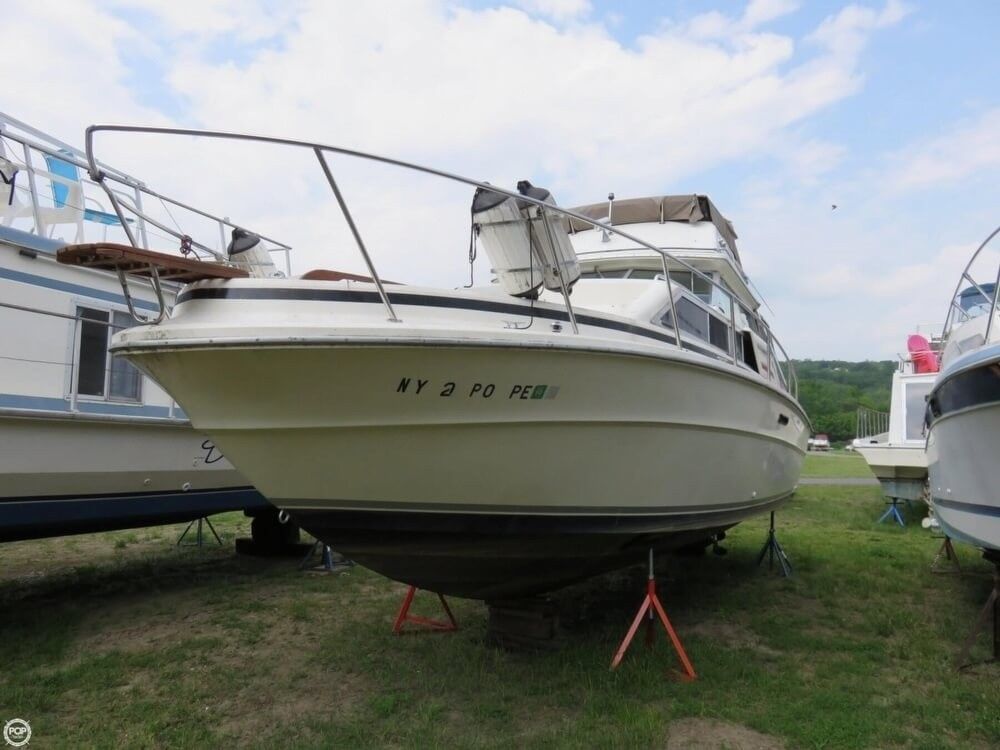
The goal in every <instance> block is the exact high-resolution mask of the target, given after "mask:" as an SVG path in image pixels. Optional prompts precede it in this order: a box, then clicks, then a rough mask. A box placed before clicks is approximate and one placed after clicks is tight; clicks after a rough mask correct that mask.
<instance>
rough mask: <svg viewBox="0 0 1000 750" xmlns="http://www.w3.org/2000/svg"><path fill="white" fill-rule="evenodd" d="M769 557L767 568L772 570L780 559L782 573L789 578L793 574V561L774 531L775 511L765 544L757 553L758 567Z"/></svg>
mask: <svg viewBox="0 0 1000 750" xmlns="http://www.w3.org/2000/svg"><path fill="white" fill-rule="evenodd" d="M765 557H766V558H767V569H768V570H772V569H773V568H774V561H775V560H777V561H778V565H780V566H781V575H782V576H784V577H785V578H788V576H790V575H791V574H792V562H791V560H789V559H788V555H786V554H785V548H784V547H782V546H781V542H779V541H778V537H777V535H776V534H775V533H774V511H773V510H772V511H771V525H770V527H769V528H768V530H767V541H766V542H764V546H763V547H761V549H760V552H759V553H758V555H757V567H758V568H759V567H760V566H761V563H763V562H764V558H765Z"/></svg>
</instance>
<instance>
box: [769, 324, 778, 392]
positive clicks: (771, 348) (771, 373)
mask: <svg viewBox="0 0 1000 750" xmlns="http://www.w3.org/2000/svg"><path fill="white" fill-rule="evenodd" d="M773 338H774V337H773V336H772V335H771V329H770V328H768V329H767V379H768V380H777V378H776V377H774V342H773Z"/></svg>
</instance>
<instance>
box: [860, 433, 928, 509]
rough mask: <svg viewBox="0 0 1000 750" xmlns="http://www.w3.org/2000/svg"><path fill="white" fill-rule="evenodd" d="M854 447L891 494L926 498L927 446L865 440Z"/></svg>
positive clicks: (885, 489)
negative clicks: (866, 441) (925, 448)
mask: <svg viewBox="0 0 1000 750" xmlns="http://www.w3.org/2000/svg"><path fill="white" fill-rule="evenodd" d="M854 449H855V450H856V451H857V452H858V453H859V454H860V455H861V456H862V457H863V458H864V459H865V461H867V462H868V468H869V469H871V472H872V474H874V475H875V478H876V479H878V481H879V484H881V485H882V491H883V493H884V494H885V495H886V496H887V497H892V498H897V499H899V500H922V499H924V490H925V487H926V484H927V454H926V452H925V450H924V447H923V446H922V445H921V446H919V447H918V446H909V445H888V444H885V443H882V444H878V443H867V444H865V443H861V442H860V441H855V443H854Z"/></svg>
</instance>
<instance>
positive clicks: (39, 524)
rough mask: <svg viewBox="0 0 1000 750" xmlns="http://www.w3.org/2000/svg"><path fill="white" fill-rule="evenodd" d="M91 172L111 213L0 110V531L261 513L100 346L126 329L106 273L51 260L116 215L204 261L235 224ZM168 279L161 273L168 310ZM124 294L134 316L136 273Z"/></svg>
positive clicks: (76, 172) (177, 412)
mask: <svg viewBox="0 0 1000 750" xmlns="http://www.w3.org/2000/svg"><path fill="white" fill-rule="evenodd" d="M101 167H102V168H103V169H104V170H105V171H106V173H107V175H108V180H109V181H110V184H111V185H112V186H113V189H115V190H116V191H117V192H118V193H119V194H120V195H121V203H122V205H123V206H124V207H125V209H126V210H125V215H124V217H119V216H118V215H117V214H116V213H115V212H114V211H113V210H112V208H111V206H110V204H109V201H108V200H107V198H106V196H105V195H104V194H103V191H102V190H101V189H100V188H99V187H98V186H97V185H95V184H94V183H93V182H91V181H89V180H87V179H86V177H85V175H86V173H87V163H86V161H85V159H84V154H83V153H82V152H80V151H78V150H76V149H75V148H73V147H72V146H70V145H67V144H65V143H62V142H60V141H58V140H56V139H54V138H52V137H50V136H48V135H46V134H45V133H43V132H41V131H39V130H36V129H35V128H33V127H31V126H29V125H27V124H25V123H23V122H19V121H18V120H16V119H14V118H12V117H9V116H6V115H2V114H0V176H2V183H0V446H2V450H0V541H11V540H16V539H28V538H37V537H44V536H56V535H62V534H70V533H80V532H88V531H99V530H108V529H116V528H128V527H137V526H145V525H153V524H158V523H173V522H178V521H185V520H188V519H194V518H199V517H201V516H205V515H208V514H210V513H215V512H219V511H225V510H236V509H249V510H251V511H253V510H255V509H257V510H265V509H268V510H270V509H271V506H269V505H268V504H267V502H266V501H265V500H264V499H263V498H262V497H261V495H260V494H259V493H257V492H256V491H255V490H254V489H253V487H251V486H250V483H249V482H248V481H247V480H246V479H245V478H243V477H242V476H241V475H240V474H239V473H238V472H237V471H236V470H235V469H234V468H233V466H232V465H231V464H230V463H229V461H228V460H226V458H225V457H223V455H222V453H221V452H220V451H219V449H218V448H217V447H215V445H214V444H213V443H212V441H211V439H210V438H208V437H207V436H205V435H202V434H199V433H197V432H195V431H194V430H193V429H192V428H191V425H190V423H189V421H188V418H187V415H185V413H184V412H183V410H182V409H180V408H179V407H178V406H177V404H176V402H175V401H174V399H173V398H171V397H170V396H169V395H168V394H167V393H166V392H165V391H164V390H163V389H162V388H160V387H159V385H157V384H156V382H154V381H153V380H152V379H151V378H149V377H148V376H145V375H143V374H142V373H140V372H139V371H138V370H137V369H136V368H135V367H134V366H133V365H131V364H129V363H128V362H126V361H125V360H123V359H119V358H113V357H112V356H111V354H110V353H109V351H108V345H109V342H110V340H111V337H112V336H113V334H114V333H115V332H117V331H121V330H124V329H126V328H128V327H130V326H132V325H135V321H134V320H133V318H132V315H131V314H130V312H129V305H128V300H127V299H126V297H125V295H124V293H123V289H122V286H121V284H120V283H119V280H118V278H117V276H116V275H115V274H114V273H109V272H108V271H102V270H95V269H91V268H86V267H80V266H76V267H71V266H67V265H63V264H60V263H57V262H56V253H57V252H58V251H59V250H60V249H61V248H63V247H64V246H65V245H66V244H67V242H76V243H86V242H95V241H109V240H110V241H118V242H121V241H123V240H124V238H125V233H124V232H123V230H122V218H124V220H125V221H126V222H128V224H129V226H130V228H131V229H132V231H133V233H134V234H135V235H136V236H137V237H138V238H140V240H141V242H142V243H143V244H146V245H148V244H149V243H151V242H152V243H155V245H156V246H157V247H159V248H161V249H166V248H170V247H173V248H178V247H179V246H180V245H182V244H183V245H184V246H185V247H190V248H191V250H192V251H193V252H194V253H196V254H200V255H202V256H205V257H212V256H216V255H220V254H221V253H222V252H224V251H225V247H224V246H223V245H222V243H224V241H225V238H224V237H223V236H222V232H223V231H229V230H230V229H232V228H233V227H232V225H230V224H228V222H224V221H223V220H221V219H216V218H214V217H210V216H208V215H207V214H203V213H201V212H198V211H196V210H195V209H191V208H189V207H186V206H184V205H183V204H180V203H176V202H174V201H171V200H170V199H168V198H166V197H164V196H159V195H158V194H156V193H154V192H153V191H151V190H150V189H149V188H148V187H147V186H145V185H144V184H143V183H142V182H140V181H138V180H136V179H135V178H132V177H130V176H128V175H126V174H124V173H122V172H119V171H117V170H113V169H111V168H110V167H107V166H106V165H101ZM144 204H145V206H144ZM175 217H176V218H177V219H179V220H181V221H184V222H185V229H186V232H183V233H182V232H181V231H180V230H179V229H173V228H172V227H174V226H175V224H174V223H173V219H174V218H175ZM199 229H200V230H204V231H202V232H198V231H197V230H199ZM188 232H190V233H191V234H192V235H193V236H194V238H195V239H194V240H192V239H191V238H190V237H187V238H186V239H184V240H183V242H182V241H181V240H182V238H185V236H186V234H187V233H188ZM205 236H208V237H211V238H212V240H211V241H210V242H211V243H212V244H213V245H215V247H214V248H212V249H211V252H210V251H209V249H208V248H207V247H206V246H204V245H202V244H201V243H200V242H198V239H202V240H203V241H204V237H205ZM216 243H219V244H217V245H216ZM272 246H273V247H274V248H276V249H278V250H280V251H281V252H282V253H284V252H285V251H286V250H287V248H286V247H285V246H282V245H279V244H277V243H272ZM178 257H180V256H179V255H178ZM177 288H178V285H177V284H176V283H173V282H170V281H169V280H164V282H163V285H162V293H163V297H164V300H165V301H166V304H167V305H172V304H173V300H174V296H175V294H176V291H177ZM129 290H130V294H131V297H132V303H133V305H134V307H135V310H136V311H137V313H138V314H140V315H146V316H151V315H153V314H154V313H155V311H157V310H158V307H159V302H158V301H157V297H156V294H155V293H154V290H153V289H152V288H151V286H150V284H149V282H148V281H143V280H137V279H132V280H131V283H130V284H129Z"/></svg>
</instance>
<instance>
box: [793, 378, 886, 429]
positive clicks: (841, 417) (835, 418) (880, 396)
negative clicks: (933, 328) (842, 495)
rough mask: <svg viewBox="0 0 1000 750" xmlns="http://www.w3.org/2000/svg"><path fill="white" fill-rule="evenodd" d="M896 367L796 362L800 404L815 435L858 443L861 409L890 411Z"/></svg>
mask: <svg viewBox="0 0 1000 750" xmlns="http://www.w3.org/2000/svg"><path fill="white" fill-rule="evenodd" d="M895 371H896V363H895V362H894V361H892V360H886V361H884V362H841V361H838V360H812V359H803V360H795V372H796V374H797V375H798V377H799V401H800V402H801V403H802V406H803V407H804V408H805V410H806V413H807V414H808V415H809V418H810V419H811V420H812V424H813V431H814V432H825V433H826V434H828V435H829V436H830V440H831V441H834V442H844V441H847V440H853V439H854V430H855V420H856V413H857V409H858V407H859V406H867V407H869V408H870V409H878V410H879V411H889V394H890V391H891V389H892V373H894V372H895Z"/></svg>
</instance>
